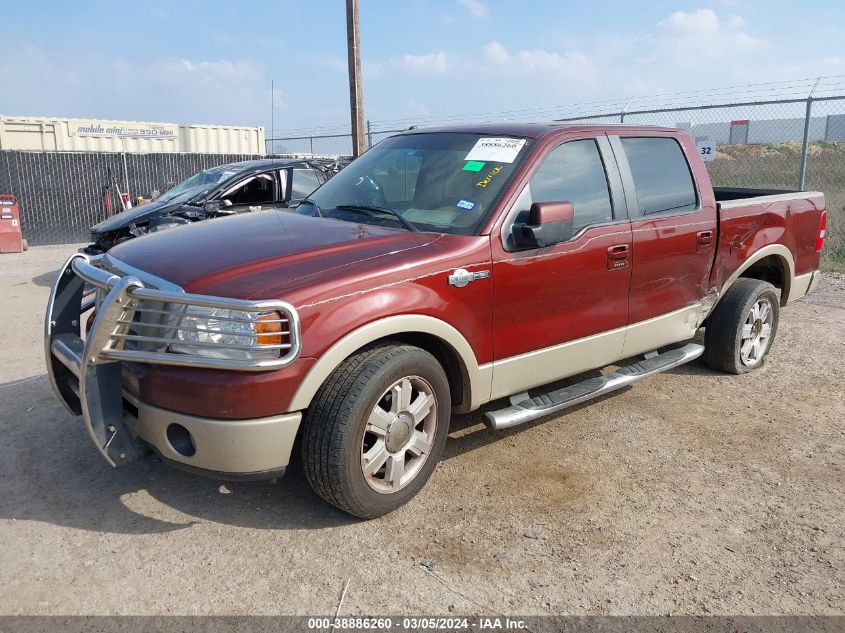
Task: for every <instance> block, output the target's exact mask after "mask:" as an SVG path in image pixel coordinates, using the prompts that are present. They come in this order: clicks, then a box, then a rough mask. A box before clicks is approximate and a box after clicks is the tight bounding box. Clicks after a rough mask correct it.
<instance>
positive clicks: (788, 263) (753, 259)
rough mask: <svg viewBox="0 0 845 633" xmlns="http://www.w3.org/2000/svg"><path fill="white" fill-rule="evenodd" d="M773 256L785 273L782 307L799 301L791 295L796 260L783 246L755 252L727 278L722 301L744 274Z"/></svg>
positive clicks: (774, 245) (765, 247) (767, 247)
mask: <svg viewBox="0 0 845 633" xmlns="http://www.w3.org/2000/svg"><path fill="white" fill-rule="evenodd" d="M771 255H774V256H775V257H777V259H778V260H779V261H780V262H781V268H782V269H783V273H784V275H783V288H782V289H781V300H780V302H781V305H786V304H787V303H789V302H790V301H793V300H794V299H797V297H793V296H791V294H790V293H791V292H792V287H793V281H794V280H795V260H794V259H793V257H792V252H790V250H789V249H788V248H787V247H786V246H784V245H783V244H768V245H766V246H764V247H763V248H761V249H760V250H758V251H755V252H754V254H752V255H751V256H750V257H749V258H748V259H746V260H745V261H744V262H742V265H740V267H739V268H737V269H736V270H735V271H734V272H733V273H731V276H730V277H728V278H727V280H726V281H725V283H724V284H723V285H722V289H721V291H720V293H719V298H720V299H721V298H722V297H724V296H725V292H726V291H727V290H728V288H730V287H731V285H732V284H733V282H735V281H736V280H737V279H739V277H741V276H742V273H744V272H745V271H746V270H748V269H749V268H751V266H753V265H754V264H756V263H757V262H759V261H760V260H761V259H763V258H765V257H769V256H771Z"/></svg>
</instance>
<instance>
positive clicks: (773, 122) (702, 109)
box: [268, 81, 845, 271]
mask: <svg viewBox="0 0 845 633" xmlns="http://www.w3.org/2000/svg"><path fill="white" fill-rule="evenodd" d="M799 88H803V87H800V86H799ZM806 88H807V92H809V93H810V95H812V94H813V92H814V91H816V90H818V92H817V93H816V94H818V93H821V95H822V96H816V97H814V96H809V97H806V96H804V97H798V96H792V97H791V98H786V99H762V100H761V99H756V98H755V99H753V100H749V101H746V102H739V103H684V104H683V105H673V106H671V107H661V108H656V107H641V108H632V107H631V102H630V101H628V102H624V101H618V102H616V103H612V102H611V103H609V104H592V105H589V104H588V105H587V106H579V107H577V108H572V110H574V111H573V112H567V110H566V109H565V108H563V109H558V110H557V111H555V110H553V109H543V110H542V112H541V111H537V112H534V111H531V112H530V113H528V114H529V115H530V114H540V115H545V118H547V119H549V118H552V119H554V120H558V121H565V122H573V123H588V122H590V123H626V124H631V125H658V126H666V127H680V128H684V129H687V130H689V131H690V133H691V134H692V135H693V137H695V138H696V139H699V140H708V141H709V142H710V143H712V144H713V145H715V146H716V150H717V151H716V156H715V160H712V161H710V162H707V163H706V164H707V168H708V171H709V173H710V178H711V180H712V181H713V184H714V186H717V187H759V188H767V189H769V188H770V189H792V190H818V191H822V192H824V194H825V197H826V200H827V206H828V231H827V233H828V237H827V240H826V242H825V249H824V251H823V255H822V263H823V266H824V267H825V268H827V269H833V270H841V271H845V95H841V94H840V95H836V94H831V91H830V90H827V91H825V90H824V89H825V84H824V83H822V84H819V81H816V82H815V84H810V85H808V86H806ZM778 89H780V88H778ZM771 90H773V89H772V88H769V87H766V88H759V89H757V90H756V91H751V93H752V96H757V95H756V92H762V93H763V94H767V93H768V91H771ZM807 92H804V94H805V95H806V94H807ZM728 96H730V95H728ZM699 98H701V96H700V95H699ZM645 103H646V104H648V101H647V100H646V101H645ZM613 106H616V107H617V108H618V109H614V107H613ZM514 114H526V113H505V115H506V116H504V117H503V116H502V113H498V114H495V115H494V114H488V115H479V116H476V117H473V118H474V120H476V121H478V120H482V121H483V120H486V121H495V120H499V121H501V120H502V118H505V119H510V118H513V115H514ZM461 118H462V117H451V120H452V121H455V120H459V119H461ZM464 118H468V117H464ZM440 122H441V121H436V120H428V121H426V122H425V123H426V124H430V123H440ZM442 122H447V123H448V122H450V121H449V120H444V121H442ZM407 123H408V124H409V125H410V123H411V122H407ZM407 127H408V126H405V127H403V128H398V127H397V126H396V125H395V124H379V123H376V122H368V125H367V140H368V145H369V146H370V147H372V146H373V145H375V144H376V143H378V142H379V141H381V140H383V139H385V138H387V137H388V136H391V135H392V134H396V133H398V132H401V131H402V130H404V129H407ZM268 147H271V148H273V151H299V152H306V153H308V152H310V153H315V154H319V153H339V154H347V153H351V148H352V140H351V137H350V135H349V134H324V135H310V136H298V137H287V138H278V139H269V140H268Z"/></svg>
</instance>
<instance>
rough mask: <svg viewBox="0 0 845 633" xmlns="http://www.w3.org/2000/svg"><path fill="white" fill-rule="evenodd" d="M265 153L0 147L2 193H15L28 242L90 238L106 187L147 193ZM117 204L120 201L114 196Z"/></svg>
mask: <svg viewBox="0 0 845 633" xmlns="http://www.w3.org/2000/svg"><path fill="white" fill-rule="evenodd" d="M253 158H264V157H263V156H255V155H246V154H129V153H127V154H120V153H94V152H37V151H16V150H3V151H0V193H12V194H14V195H15V196H16V197H17V199H18V202H19V203H20V206H21V226H22V229H23V235H24V237H25V238H26V240H27V241H28V242H29V244H32V245H39V244H66V243H72V242H82V241H85V240H87V239H88V237H89V235H90V227H91V226H92V225H94V224H96V223H97V222H100V221H101V220H104V219H105V217H106V210H105V208H104V205H103V199H102V192H103V188H104V187H107V186H109V185H111V184H116V185H117V187H118V189H120V190H121V191H124V192H126V191H128V193H129V194H130V196H131V198H132V199H134V198H136V197H137V196H143V197H147V198H149V197H150V195H151V194H152V193H153V192H154V191H159V192H163V191H166V190H167V189H169V188H170V187H171V186H173V185H174V184H176V183H177V182H179V181H180V180H184V179H185V178H187V177H188V176H191V175H192V174H195V173H196V172H198V171H200V170H202V169H208V168H209V167H214V166H216V165H222V164H225V163H231V162H236V161H241V160H250V159H253ZM114 204H115V205H119V204H120V203H119V201H117V200H115V201H114Z"/></svg>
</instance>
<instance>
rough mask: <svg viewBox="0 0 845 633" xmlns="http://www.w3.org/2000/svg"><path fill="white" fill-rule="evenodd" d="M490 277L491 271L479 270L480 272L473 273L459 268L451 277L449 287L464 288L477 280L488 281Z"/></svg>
mask: <svg viewBox="0 0 845 633" xmlns="http://www.w3.org/2000/svg"><path fill="white" fill-rule="evenodd" d="M489 276H490V271H489V270H479V271H478V272H474V273H471V272H469V271H468V270H466V269H464V268H458V269H457V270H455V271H454V272H453V273H452V274H451V275H449V285H450V286H455V288H463V287H464V286H466V285H467V284H468V283H469V282H471V281H475V280H476V279H486V278H487V277H489Z"/></svg>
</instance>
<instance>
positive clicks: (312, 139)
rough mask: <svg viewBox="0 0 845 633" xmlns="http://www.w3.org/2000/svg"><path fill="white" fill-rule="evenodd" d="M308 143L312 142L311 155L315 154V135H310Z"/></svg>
mask: <svg viewBox="0 0 845 633" xmlns="http://www.w3.org/2000/svg"><path fill="white" fill-rule="evenodd" d="M308 143H309V144H310V147H311V156H313V155H314V137H313V136H309V137H308Z"/></svg>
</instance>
